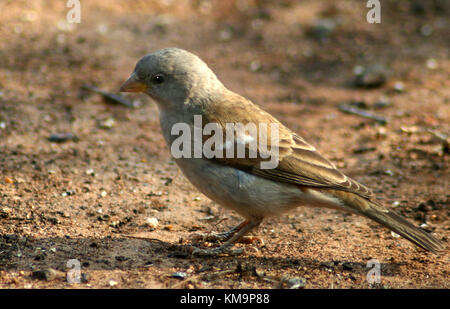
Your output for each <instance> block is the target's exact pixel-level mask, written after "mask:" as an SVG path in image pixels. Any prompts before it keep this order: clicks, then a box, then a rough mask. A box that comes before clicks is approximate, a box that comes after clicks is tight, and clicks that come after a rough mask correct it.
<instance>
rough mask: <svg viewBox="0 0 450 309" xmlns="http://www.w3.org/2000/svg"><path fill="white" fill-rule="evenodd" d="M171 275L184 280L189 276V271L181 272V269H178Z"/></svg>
mask: <svg viewBox="0 0 450 309" xmlns="http://www.w3.org/2000/svg"><path fill="white" fill-rule="evenodd" d="M170 277H171V278H175V279H181V280H183V279H184V278H186V277H187V273H185V272H181V271H177V272H174V273H173V274H172V275H170Z"/></svg>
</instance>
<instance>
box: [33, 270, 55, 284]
mask: <svg viewBox="0 0 450 309" xmlns="http://www.w3.org/2000/svg"><path fill="white" fill-rule="evenodd" d="M32 277H33V278H35V279H39V280H42V281H51V280H53V279H55V278H56V270H54V269H52V268H46V269H42V270H36V271H34V272H33V275H32Z"/></svg>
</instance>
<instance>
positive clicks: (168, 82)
mask: <svg viewBox="0 0 450 309" xmlns="http://www.w3.org/2000/svg"><path fill="white" fill-rule="evenodd" d="M222 88H223V85H222V83H221V82H220V81H219V80H218V79H217V77H216V75H215V74H214V72H213V71H211V69H210V68H209V67H208V66H207V65H206V63H205V62H203V61H202V60H201V59H200V58H199V57H197V56H196V55H194V54H192V53H190V52H187V51H185V50H182V49H179V48H165V49H161V50H158V51H156V52H154V53H151V54H148V55H146V56H144V57H143V58H141V59H140V60H139V61H138V62H137V64H136V67H135V69H134V72H133V73H132V74H131V76H130V77H129V78H128V80H127V81H126V82H125V83H124V84H123V85H122V86H121V87H120V91H121V92H144V93H146V94H148V95H149V96H150V97H152V98H153V99H155V100H156V102H157V103H158V105H160V106H162V107H167V106H169V105H173V104H184V103H186V101H187V100H188V99H189V98H195V99H199V100H202V99H204V98H207V97H209V96H211V95H212V94H216V93H217V92H218V90H222Z"/></svg>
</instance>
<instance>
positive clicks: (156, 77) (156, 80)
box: [152, 74, 164, 84]
mask: <svg viewBox="0 0 450 309" xmlns="http://www.w3.org/2000/svg"><path fill="white" fill-rule="evenodd" d="M152 82H153V83H154V84H162V83H163V82H164V76H163V75H162V74H156V75H154V76H153V77H152Z"/></svg>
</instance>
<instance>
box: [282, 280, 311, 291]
mask: <svg viewBox="0 0 450 309" xmlns="http://www.w3.org/2000/svg"><path fill="white" fill-rule="evenodd" d="M286 283H287V286H288V288H289V289H303V288H304V287H305V286H306V279H305V278H290V279H288V280H287V281H286Z"/></svg>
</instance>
